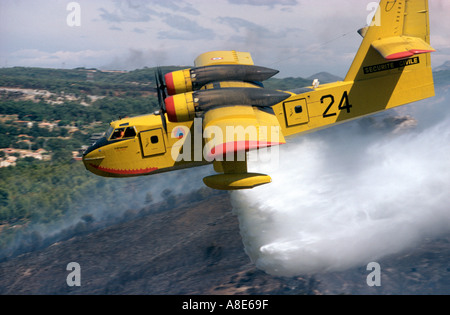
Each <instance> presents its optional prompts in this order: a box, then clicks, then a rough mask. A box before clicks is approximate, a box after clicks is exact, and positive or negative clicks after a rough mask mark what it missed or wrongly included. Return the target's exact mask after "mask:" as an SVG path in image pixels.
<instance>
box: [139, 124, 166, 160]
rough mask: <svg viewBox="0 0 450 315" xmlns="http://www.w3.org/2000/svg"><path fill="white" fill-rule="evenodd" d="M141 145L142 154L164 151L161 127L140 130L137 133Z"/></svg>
mask: <svg viewBox="0 0 450 315" xmlns="http://www.w3.org/2000/svg"><path fill="white" fill-rule="evenodd" d="M139 139H140V142H141V147H142V156H143V157H150V156H152V155H158V154H164V153H166V146H165V144H164V138H163V132H162V129H161V128H158V129H153V130H147V131H142V132H141V133H140V134H139Z"/></svg>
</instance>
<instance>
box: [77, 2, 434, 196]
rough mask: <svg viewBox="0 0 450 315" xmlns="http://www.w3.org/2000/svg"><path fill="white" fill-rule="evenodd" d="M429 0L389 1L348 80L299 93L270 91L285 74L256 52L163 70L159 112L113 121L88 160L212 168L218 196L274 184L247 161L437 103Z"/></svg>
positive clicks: (123, 173) (152, 167) (112, 165)
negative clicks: (320, 133) (305, 137)
mask: <svg viewBox="0 0 450 315" xmlns="http://www.w3.org/2000/svg"><path fill="white" fill-rule="evenodd" d="M429 26H430V24H429V12H428V0H391V1H388V0H381V1H380V5H379V7H378V12H377V13H376V14H375V15H374V19H373V22H372V24H371V25H370V26H367V27H365V28H363V29H361V30H359V33H360V34H361V36H363V39H362V43H361V46H360V48H359V50H358V51H357V53H356V55H355V58H354V60H353V63H352V64H351V67H350V69H349V71H348V73H347V75H346V77H345V79H344V80H343V81H339V82H334V83H328V84H320V83H319V82H318V81H317V80H315V82H313V84H312V85H311V86H308V87H304V88H299V89H296V90H293V91H289V92H288V91H275V90H269V89H266V88H264V85H263V82H264V81H266V80H267V79H269V78H271V77H272V76H274V75H275V74H277V73H278V71H276V70H273V69H269V68H265V67H260V66H256V65H254V63H253V60H252V57H251V55H250V53H247V52H237V51H214V52H207V53H204V54H202V55H200V56H199V57H198V58H197V59H196V60H195V61H194V67H192V68H190V69H185V70H180V71H175V72H171V73H167V74H165V75H163V73H162V72H161V71H160V70H157V71H155V81H156V85H157V94H158V100H159V104H160V109H159V111H157V112H155V113H152V114H149V115H144V116H139V117H134V118H125V119H121V120H118V121H113V122H111V124H110V127H109V129H108V131H106V133H105V134H104V136H103V137H102V138H100V139H99V140H97V141H96V142H95V143H94V144H93V145H92V146H91V147H89V148H88V149H87V150H86V151H85V152H84V156H83V162H84V164H85V166H86V168H87V169H88V170H89V171H91V172H92V173H94V174H97V175H100V176H105V177H130V176H141V175H152V174H158V173H162V172H168V171H173V170H179V169H184V168H190V167H196V166H201V165H207V164H212V165H213V167H214V170H215V172H216V173H217V174H215V175H212V176H208V177H206V178H204V180H203V181H204V183H205V184H206V185H207V186H208V187H211V188H214V189H220V190H238V189H250V188H254V187H256V186H259V185H263V184H268V183H270V182H271V178H270V176H269V175H266V174H256V173H250V172H248V171H247V161H248V152H249V151H252V150H258V149H265V148H273V147H275V146H278V145H281V144H284V143H286V140H285V138H286V137H288V136H292V135H299V134H304V133H309V132H312V131H315V130H318V129H322V128H325V127H329V126H333V125H335V124H339V123H343V122H346V121H350V120H353V119H356V118H360V117H363V116H367V115H371V114H374V113H377V112H380V111H384V110H388V109H391V108H394V107H397V106H401V105H404V104H408V103H411V102H415V101H418V100H422V99H425V98H429V97H432V96H434V83H433V75H432V69H431V62H430V53H431V52H433V51H435V50H434V49H433V48H432V47H431V46H430V27H429Z"/></svg>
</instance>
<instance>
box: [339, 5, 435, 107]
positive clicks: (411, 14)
mask: <svg viewBox="0 0 450 315" xmlns="http://www.w3.org/2000/svg"><path fill="white" fill-rule="evenodd" d="M361 34H362V35H363V36H364V39H363V41H362V44H361V46H360V48H359V50H358V52H357V54H356V56H355V59H354V61H353V63H352V65H351V67H350V70H349V72H348V73H347V76H346V78H345V81H353V82H354V83H355V85H358V86H359V87H360V88H363V87H364V86H365V87H366V88H367V86H366V84H358V82H360V83H362V82H363V81H370V82H371V83H369V84H370V85H372V86H373V87H374V88H375V89H377V90H378V93H383V92H388V93H389V95H390V96H391V97H390V98H389V99H386V100H387V102H388V104H385V105H386V108H390V107H395V106H399V105H402V104H406V103H410V102H414V101H418V100H420V99H424V98H427V97H432V96H434V84H433V75H432V69H431V58H430V52H433V51H435V50H434V49H433V48H432V47H431V46H430V23H429V12H428V0H381V1H380V5H379V7H378V12H377V14H375V16H374V19H373V21H372V25H371V26H370V27H368V28H367V29H365V30H364V31H362V32H361ZM383 82H389V84H383ZM393 84H395V85H394V86H393ZM383 88H385V89H387V90H388V91H382V90H380V89H383ZM392 88H393V89H394V90H392Z"/></svg>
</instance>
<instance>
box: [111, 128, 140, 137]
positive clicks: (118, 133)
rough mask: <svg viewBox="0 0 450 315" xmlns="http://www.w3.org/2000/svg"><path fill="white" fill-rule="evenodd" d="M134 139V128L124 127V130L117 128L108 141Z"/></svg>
mask: <svg viewBox="0 0 450 315" xmlns="http://www.w3.org/2000/svg"><path fill="white" fill-rule="evenodd" d="M134 137H136V130H135V129H134V127H127V128H125V127H124V128H117V129H116V130H114V132H113V133H112V135H111V139H110V140H119V139H126V138H134Z"/></svg>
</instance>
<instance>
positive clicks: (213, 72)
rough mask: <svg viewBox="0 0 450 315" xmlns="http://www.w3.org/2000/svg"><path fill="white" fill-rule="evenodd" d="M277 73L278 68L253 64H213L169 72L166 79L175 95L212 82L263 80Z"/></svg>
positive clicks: (194, 89)
mask: <svg viewBox="0 0 450 315" xmlns="http://www.w3.org/2000/svg"><path fill="white" fill-rule="evenodd" d="M277 73H278V70H273V69H269V68H265V67H259V66H251V65H212V66H205V67H197V68H192V69H185V70H180V71H175V72H171V73H168V74H166V75H165V81H166V86H167V93H168V94H169V95H175V94H180V93H186V92H191V91H197V90H199V89H201V88H202V87H203V86H204V85H206V84H208V83H211V82H220V81H244V82H262V81H265V80H267V79H269V78H271V77H273V76H274V75H275V74H277Z"/></svg>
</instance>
